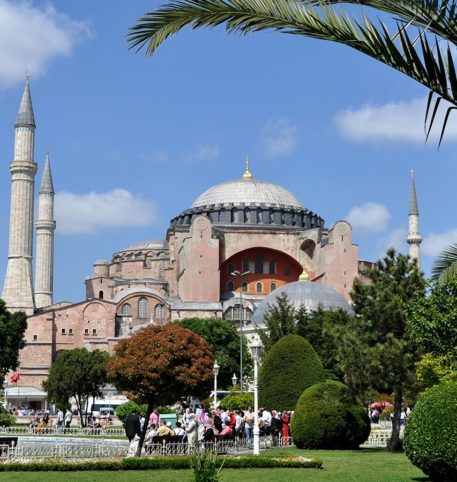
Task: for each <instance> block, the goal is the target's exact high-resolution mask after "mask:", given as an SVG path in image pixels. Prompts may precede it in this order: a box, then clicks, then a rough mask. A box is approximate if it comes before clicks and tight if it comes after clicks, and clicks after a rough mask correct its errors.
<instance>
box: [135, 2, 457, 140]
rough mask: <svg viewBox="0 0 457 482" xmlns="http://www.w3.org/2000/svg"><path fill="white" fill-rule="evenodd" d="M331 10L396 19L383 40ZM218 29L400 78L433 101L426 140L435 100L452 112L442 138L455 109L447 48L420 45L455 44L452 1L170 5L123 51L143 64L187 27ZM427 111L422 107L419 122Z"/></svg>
mask: <svg viewBox="0 0 457 482" xmlns="http://www.w3.org/2000/svg"><path fill="white" fill-rule="evenodd" d="M337 3H351V4H359V5H363V6H369V7H373V8H378V9H381V10H383V11H386V12H390V13H392V14H393V15H396V16H397V17H398V18H399V20H398V23H397V26H396V32H395V33H394V34H391V33H390V32H389V30H388V27H387V26H386V25H385V24H384V23H382V22H380V21H379V22H378V23H376V24H375V23H374V22H373V21H372V20H371V19H370V18H369V17H367V16H366V15H363V16H362V18H361V20H359V19H358V18H356V17H350V16H349V15H348V14H347V12H340V11H337V10H335V9H334V8H333V7H332V4H337ZM405 22H406V23H405ZM222 24H224V25H225V29H226V30H227V31H228V32H230V33H240V34H248V33H250V32H257V31H261V30H266V29H272V30H276V31H278V32H282V33H288V34H293V35H302V36H304V37H310V38H315V39H321V40H328V41H333V42H337V43H340V44H344V45H347V46H349V47H352V48H353V49H355V50H358V51H359V52H362V53H364V54H366V55H369V56H370V57H372V58H374V59H377V60H379V61H380V62H382V63H384V64H385V65H388V66H390V67H392V68H393V69H396V70H398V71H399V72H402V73H403V74H405V75H407V76H409V77H411V78H412V79H414V80H416V81H417V82H419V83H421V84H422V85H424V86H425V87H427V88H428V89H430V90H431V91H432V92H434V93H435V94H436V96H435V104H434V108H433V110H432V111H431V112H432V114H431V116H430V117H429V119H430V123H429V125H428V128H427V127H426V132H427V134H430V130H431V128H432V126H433V124H434V121H435V119H436V113H437V110H438V108H439V107H440V102H441V100H442V99H444V100H446V101H448V102H450V103H451V105H452V106H451V108H450V110H448V111H447V113H446V118H445V123H444V125H443V131H442V134H443V133H444V130H445V127H446V123H447V119H448V118H449V115H450V112H451V111H452V109H453V106H457V76H456V70H457V69H456V68H455V65H454V60H453V57H452V53H451V51H450V49H449V47H448V50H447V52H446V55H443V54H442V52H441V49H440V47H439V45H438V41H437V40H435V42H434V45H433V47H432V46H431V45H430V42H429V40H428V32H434V33H436V34H437V35H438V36H439V37H441V38H445V39H451V37H452V39H454V40H455V39H456V35H457V33H456V32H457V28H454V30H452V28H451V27H457V18H456V2H455V1H450V0H428V1H427V0H415V1H406V0H395V1H394V0H383V1H381V0H359V1H356V0H349V1H346V2H344V1H343V0H174V1H170V2H169V3H167V4H165V5H163V6H162V7H161V8H159V9H157V10H155V11H152V12H149V13H146V14H145V16H144V17H142V18H140V19H139V20H138V23H137V24H136V25H134V26H133V27H131V29H130V33H129V37H128V40H129V44H130V47H131V48H138V50H140V49H142V48H143V47H146V56H150V55H152V54H153V53H154V52H155V51H156V49H157V48H158V47H159V46H160V45H161V44H162V43H163V42H164V41H165V40H166V39H167V38H169V37H170V36H172V35H175V34H176V33H178V32H179V31H180V30H182V29H183V28H185V27H187V26H190V27H191V28H194V29H196V28H203V27H209V28H213V27H217V26H219V25H222ZM411 24H415V25H418V26H419V28H418V30H417V31H416V33H415V35H414V38H412V37H410V34H409V31H408V26H410V25H411ZM451 34H452V35H451ZM456 43H457V42H456ZM429 111H430V99H429V105H428V108H427V117H428V113H429ZM441 139H442V136H441ZM440 142H441V141H440Z"/></svg>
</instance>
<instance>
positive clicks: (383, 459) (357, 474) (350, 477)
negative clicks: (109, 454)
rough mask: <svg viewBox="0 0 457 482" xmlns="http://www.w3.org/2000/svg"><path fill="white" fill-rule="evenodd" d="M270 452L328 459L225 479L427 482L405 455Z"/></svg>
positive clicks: (27, 477)
mask: <svg viewBox="0 0 457 482" xmlns="http://www.w3.org/2000/svg"><path fill="white" fill-rule="evenodd" d="M269 455H272V456H275V455H303V456H307V457H319V458H320V459H322V460H323V462H324V468H323V469H322V470H316V469H244V470H235V469H226V470H223V471H222V481H223V482H229V481H230V482H231V481H243V482H244V481H249V482H255V481H262V482H276V481H287V482H289V481H291V482H295V481H313V482H314V481H317V482H319V481H321V480H322V481H332V482H341V481H366V482H377V481H380V482H384V481H386V482H398V481H426V480H428V479H427V478H426V477H424V475H423V474H422V472H421V471H420V470H418V469H416V468H415V467H414V466H413V465H411V464H410V462H409V461H408V459H407V458H406V456H405V455H404V454H398V453H395V454H391V453H388V452H384V451H378V450H373V449H367V450H361V451H328V450H322V451H319V450H312V451H302V450H298V449H294V448H290V449H276V450H271V451H269ZM190 475H191V473H190V471H187V470H185V471H173V470H166V471H157V472H155V471H154V472H153V471H129V472H128V474H126V473H125V472H65V473H62V472H35V473H28V472H12V473H0V481H2V482H3V481H18V482H19V481H21V482H22V481H25V482H28V481H31V482H32V481H37V482H38V481H40V482H43V481H46V482H54V481H55V482H60V481H63V480H64V481H65V482H73V481H84V482H89V481H93V482H105V481H106V482H121V481H125V480H126V478H127V479H128V481H129V482H140V481H141V482H143V481H150V480H153V481H157V482H174V481H177V482H179V481H187V482H188V481H189V480H191V479H190Z"/></svg>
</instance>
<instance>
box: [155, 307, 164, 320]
mask: <svg viewBox="0 0 457 482" xmlns="http://www.w3.org/2000/svg"><path fill="white" fill-rule="evenodd" d="M163 319H164V309H163V305H156V307H155V309H154V320H155V321H156V323H163Z"/></svg>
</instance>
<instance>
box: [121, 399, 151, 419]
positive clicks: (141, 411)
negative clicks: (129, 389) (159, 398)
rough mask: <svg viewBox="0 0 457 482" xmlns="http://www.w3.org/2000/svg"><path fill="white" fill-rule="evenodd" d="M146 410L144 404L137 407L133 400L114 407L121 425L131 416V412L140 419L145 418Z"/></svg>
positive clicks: (146, 407)
mask: <svg viewBox="0 0 457 482" xmlns="http://www.w3.org/2000/svg"><path fill="white" fill-rule="evenodd" d="M147 409H148V406H147V405H146V404H145V403H143V404H142V405H139V404H138V403H136V402H134V401H133V400H129V401H128V402H125V403H123V404H121V405H118V406H117V407H116V415H117V418H118V419H119V420H120V421H121V422H122V423H125V421H126V419H127V417H128V416H129V415H132V413H133V412H135V413H137V414H138V415H139V416H140V417H145V416H146V411H147Z"/></svg>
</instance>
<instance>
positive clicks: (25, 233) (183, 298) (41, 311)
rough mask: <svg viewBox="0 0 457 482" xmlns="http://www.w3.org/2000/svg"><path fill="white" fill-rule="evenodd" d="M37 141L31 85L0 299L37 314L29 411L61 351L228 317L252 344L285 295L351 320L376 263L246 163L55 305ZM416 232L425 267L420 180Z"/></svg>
mask: <svg viewBox="0 0 457 482" xmlns="http://www.w3.org/2000/svg"><path fill="white" fill-rule="evenodd" d="M34 136H35V117H34V113H33V107H32V100H31V95H30V88H29V79H28V78H27V79H26V84H25V89H24V94H23V97H22V101H21V104H20V108H19V112H18V115H17V118H16V123H15V143H14V159H13V161H12V162H11V164H10V172H11V176H12V183H11V210H10V235H9V252H8V265H7V272H6V275H5V283H4V288H3V299H4V300H5V302H6V305H7V307H8V308H9V309H10V310H11V311H19V310H22V311H25V312H26V313H27V314H28V316H29V317H28V328H27V331H26V335H25V337H26V340H27V346H26V348H25V349H23V350H22V352H21V362H20V363H21V364H20V368H19V374H20V382H19V389H21V387H22V388H23V393H24V394H25V393H27V394H28V397H29V400H30V401H33V400H35V401H36V402H37V403H40V400H42V399H43V392H42V381H43V380H45V379H46V377H47V374H48V371H49V368H50V366H51V364H52V362H53V360H54V359H55V357H56V355H57V353H58V352H59V351H61V350H66V349H72V348H76V347H86V348H87V349H89V350H92V349H100V350H106V351H108V352H112V350H113V348H114V345H115V344H116V342H117V341H118V339H119V338H122V337H126V336H129V334H131V333H132V332H135V331H137V330H138V329H140V328H142V327H144V326H146V325H147V324H149V323H157V324H162V323H167V322H169V321H172V320H176V319H180V318H186V317H220V318H225V319H227V320H231V321H233V322H234V323H235V325H236V326H239V324H240V323H239V322H240V320H242V321H243V325H244V328H243V331H244V332H245V334H246V335H247V337H248V341H252V340H253V337H255V336H256V328H257V327H258V326H262V321H263V320H262V316H263V314H264V312H265V309H266V304H267V302H270V303H271V302H274V298H275V296H276V295H277V294H279V293H281V292H282V291H283V290H285V291H286V292H287V293H288V295H289V297H290V299H291V301H292V302H294V303H296V304H297V303H303V304H305V305H306V306H307V307H308V308H309V309H315V308H317V306H318V305H319V304H321V305H322V306H324V308H327V309H336V308H342V309H347V310H350V305H349V303H348V302H349V292H350V290H351V287H352V283H353V281H354V279H355V278H357V277H360V278H363V276H364V271H365V270H366V269H367V268H369V267H370V266H371V265H372V263H370V262H366V261H361V260H359V258H358V247H357V245H355V244H354V243H353V239H352V227H351V225H350V224H349V223H348V222H347V221H344V220H341V221H337V222H336V223H335V224H333V226H328V227H327V226H326V225H325V222H324V219H323V218H322V217H321V216H320V215H318V214H317V213H315V212H313V211H311V210H310V209H309V208H307V207H305V206H304V205H303V204H302V202H301V201H300V200H299V199H298V198H297V197H296V196H295V195H294V194H292V193H291V192H289V191H288V190H287V189H285V188H284V187H281V186H278V185H276V184H274V183H272V182H268V181H262V180H260V179H257V178H256V177H255V175H253V173H252V172H251V168H250V165H249V161H246V165H245V169H244V173H243V172H240V174H242V175H241V176H239V177H238V178H237V179H234V180H230V181H227V182H224V183H222V184H218V185H216V186H212V187H209V189H208V190H206V191H205V192H203V193H202V194H200V195H199V196H197V197H196V199H195V201H194V202H193V203H192V205H191V206H190V207H188V208H185V209H184V210H183V211H182V212H181V213H179V214H178V215H177V216H176V217H174V218H173V219H172V220H171V222H170V225H169V227H168V230H167V232H166V235H165V236H164V237H165V239H163V240H153V241H147V242H142V243H136V244H132V245H130V246H127V247H124V248H121V249H119V251H118V252H116V253H114V254H113V255H112V257H111V259H110V260H105V259H99V260H97V261H95V263H94V265H93V268H92V272H91V273H90V274H89V275H88V276H87V278H86V279H85V286H86V298H85V299H84V300H81V301H80V302H78V303H74V304H70V303H66V302H65V303H58V302H57V303H55V302H54V300H53V267H54V231H55V227H56V223H55V220H54V185H53V179H52V173H51V164H50V159H49V155H47V156H46V161H45V165H44V169H43V177H42V179H41V183H40V188H39V194H38V213H37V216H36V219H35V218H34V201H35V193H34V183H35V174H36V172H37V164H36V163H35V160H34ZM240 171H241V170H240ZM34 226H35V229H36V239H35V244H36V249H35V266H33V256H34V254H33V240H34V229H33V228H34ZM409 228H410V229H409V235H408V238H407V241H408V243H409V245H410V254H411V256H412V257H414V258H416V259H417V260H418V262H419V259H420V252H419V250H420V242H421V240H422V238H421V236H420V234H419V212H418V209H417V200H416V192H415V187H414V179H413V178H412V179H411V191H410V205H409ZM33 273H34V278H33ZM285 285H286V286H285ZM263 300H264V301H263ZM256 310H257V311H256ZM18 393H19V391H18ZM24 396H25V395H24Z"/></svg>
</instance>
